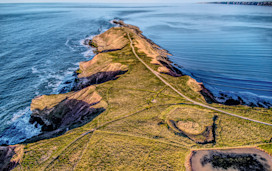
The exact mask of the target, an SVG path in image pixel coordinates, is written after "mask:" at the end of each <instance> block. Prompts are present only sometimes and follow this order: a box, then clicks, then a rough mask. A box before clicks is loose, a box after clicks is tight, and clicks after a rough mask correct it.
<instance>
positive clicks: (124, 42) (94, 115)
mask: <svg viewBox="0 0 272 171" xmlns="http://www.w3.org/2000/svg"><path fill="white" fill-rule="evenodd" d="M115 23H116V24H118V25H120V26H117V27H112V28H110V29H109V30H107V31H106V32H104V33H102V34H99V35H97V36H95V37H94V38H93V39H92V40H91V41H86V43H87V44H89V45H92V46H93V47H95V48H97V54H96V56H95V57H94V58H93V59H92V60H89V61H83V62H81V63H80V66H79V69H78V70H77V71H76V74H77V78H76V80H75V87H74V88H73V90H74V91H70V92H68V93H63V94H52V95H43V96H39V97H36V98H35V99H33V100H32V104H31V110H32V112H33V113H32V117H31V122H32V123H33V124H40V125H42V131H43V132H42V134H40V135H38V136H36V137H32V138H30V139H28V140H27V141H25V142H23V143H22V145H23V146H24V160H23V161H22V162H21V163H20V167H23V168H27V167H28V166H29V165H30V164H31V166H33V167H34V168H36V169H49V170H50V169H53V168H54V167H58V163H59V164H61V167H62V169H63V165H66V164H65V162H66V158H67V157H68V158H69V157H72V158H74V156H76V160H74V159H73V160H71V159H70V160H68V161H69V162H68V164H67V168H71V165H72V167H73V168H85V170H86V167H87V166H86V165H85V160H86V159H88V161H89V158H92V157H90V155H89V154H92V153H93V152H94V151H95V154H94V156H93V158H92V159H93V160H96V159H97V156H99V155H97V153H102V155H104V154H106V153H109V152H111V151H112V152H113V153H114V155H116V154H118V155H119V154H120V155H122V154H123V153H126V152H128V153H131V151H130V149H129V150H127V151H126V150H125V151H122V152H120V153H119V152H115V150H122V149H127V148H129V147H130V146H131V149H133V152H134V151H137V150H138V151H139V154H140V156H139V158H142V156H141V154H142V150H143V149H145V148H146V149H147V151H146V154H148V155H149V154H151V153H153V150H155V152H156V149H158V154H156V157H157V156H158V155H162V156H159V158H161V157H163V158H164V157H166V155H168V153H169V156H168V157H169V159H170V158H171V156H173V155H177V156H179V158H180V159H181V160H182V161H177V160H176V158H175V157H174V159H173V161H171V162H170V163H168V162H169V160H164V161H163V162H166V163H168V164H169V165H173V168H176V169H178V168H179V169H181V168H183V169H184V165H183V164H184V163H185V162H183V160H184V159H185V158H186V156H185V155H184V154H188V152H189V149H190V148H192V147H196V148H200V147H203V148H207V147H211V146H212V147H213V146H216V145H217V143H218V145H217V147H218V146H219V147H220V146H222V145H223V146H225V145H224V143H225V140H223V143H221V144H220V140H219V139H217V136H219V135H220V136H221V131H220V133H218V129H219V127H221V126H222V125H223V126H222V128H223V127H224V131H223V132H224V133H226V134H227V135H229V134H232V133H233V132H230V131H235V129H234V128H233V126H234V127H240V125H239V124H240V123H241V121H243V124H245V125H246V126H245V127H244V128H241V129H244V131H247V133H246V134H245V135H246V136H249V138H248V139H246V140H245V141H244V144H252V143H254V144H258V143H260V142H262V143H264V142H263V141H265V142H266V141H268V137H269V133H270V130H271V126H268V125H261V122H259V123H258V122H255V121H253V120H251V121H253V122H251V121H250V122H249V121H245V120H241V118H243V117H241V116H240V117H234V116H229V115H225V114H223V112H220V111H219V110H217V111H215V110H211V109H208V108H206V107H205V106H206V104H207V100H206V99H207V98H212V96H211V95H209V91H208V90H205V89H204V88H205V87H204V86H203V85H202V84H200V83H198V82H197V81H196V80H194V79H193V78H191V77H190V76H186V75H183V74H182V73H180V72H179V71H178V69H177V68H175V67H174V66H172V62H171V61H170V59H169V58H168V55H170V54H169V52H168V51H166V50H164V49H162V48H161V47H160V46H158V45H156V44H155V43H154V42H152V41H151V40H149V39H147V38H146V37H145V36H143V35H142V32H141V31H140V29H139V28H138V27H136V26H131V25H128V24H125V23H123V22H122V21H115ZM150 71H151V72H150ZM169 82H171V83H172V84H173V85H174V86H175V88H174V87H173V86H172V85H170V84H169ZM205 93H206V97H205V96H203V94H205ZM188 97H189V98H188ZM188 99H189V100H188ZM191 99H193V100H191ZM199 104H204V106H203V105H202V106H201V105H199ZM173 107H175V111H169V110H170V109H173ZM176 110H177V111H176ZM218 111H219V112H218ZM146 112H147V113H146ZM180 114H183V115H180ZM138 115H139V116H138ZM164 115H165V117H164ZM214 117H216V118H217V117H218V118H219V119H215V118H214ZM226 118H227V119H226ZM221 120H224V121H223V122H221ZM169 121H170V122H169ZM181 121H182V122H181ZM171 124H172V127H171ZM183 124H184V125H183ZM191 124H192V125H196V126H197V127H199V129H198V130H194V128H193V127H192V128H188V125H189V127H190V125H191ZM211 124H212V125H213V127H214V128H213V130H212V132H213V134H214V135H213V138H214V139H213V140H211V137H210V136H211V129H210V127H209V128H208V127H207V125H211ZM247 124H248V125H247ZM237 125H238V126H237ZM207 128H208V129H207ZM222 128H220V129H222ZM228 128H229V129H230V130H228V131H226V129H228ZM248 128H250V129H248ZM171 129H172V130H171ZM252 129H258V132H261V133H260V134H258V135H257V136H261V137H260V139H261V140H260V139H256V141H254V142H252V140H251V136H252ZM162 130H163V131H162ZM173 130H176V132H175V131H173ZM248 131H249V132H248ZM147 132H149V133H147ZM229 132H230V133H229ZM96 136H98V137H96ZM54 137H55V138H54ZM169 137H170V138H169ZM107 138H108V139H107ZM111 138H112V139H111ZM124 138H125V139H124ZM222 138H223V139H227V140H228V141H229V142H233V144H231V145H229V144H228V145H226V146H238V144H240V142H239V141H237V142H236V141H235V140H236V139H237V137H232V136H225V137H220V139H222ZM40 140H43V141H40ZM90 141H92V142H91V144H92V145H89V142H90ZM93 141H94V142H93ZM100 141H101V142H100ZM144 141H146V143H143V142H144ZM115 142H118V143H115ZM128 142H130V143H131V144H127V143H128ZM202 142H205V143H202ZM154 143H155V146H156V149H155V148H154V149H153V150H151V151H150V148H153V147H150V144H154ZM103 144H105V146H101V147H99V145H103ZM135 144H136V145H135ZM118 145H124V146H121V147H118ZM141 145H143V147H140V148H139V149H137V147H139V146H141ZM106 148H110V150H108V151H104V152H103V149H106ZM111 148H112V149H111ZM82 149H83V150H82ZM88 150H89V151H88ZM163 150H165V152H162V151H163ZM73 152H75V154H70V153H73ZM66 153H67V154H66ZM86 154H88V155H86ZM133 154H135V155H138V153H133ZM181 154H182V155H181ZM153 155H154V154H153ZM22 156H23V155H22ZM84 157H85V159H84ZM156 157H155V159H157V158H156ZM110 158H111V159H114V160H115V159H121V158H119V156H112V157H110ZM126 159H127V160H126V161H128V162H129V161H130V158H127V157H126ZM21 160H22V158H20V161H21ZM98 161H99V160H98ZM122 161H123V160H122ZM154 162H157V160H156V161H154ZM129 163H130V162H129ZM176 163H177V164H176ZM17 164H18V163H17ZM137 166H138V164H137ZM155 166H156V168H157V166H161V168H162V169H166V168H165V167H164V166H165V165H164V164H163V163H161V161H160V160H158V163H156V164H155ZM91 167H93V168H95V167H94V166H90V168H91ZM150 167H151V169H152V166H150ZM87 170H88V169H87Z"/></svg>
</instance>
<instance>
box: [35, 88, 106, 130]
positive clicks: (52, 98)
mask: <svg viewBox="0 0 272 171" xmlns="http://www.w3.org/2000/svg"><path fill="white" fill-rule="evenodd" d="M106 107H107V105H106V102H104V101H103V100H102V97H101V96H100V95H99V94H98V93H97V92H96V91H95V87H94V86H89V87H87V88H85V89H82V90H80V91H77V92H71V93H67V94H59V95H49V96H47V95H43V96H40V97H37V98H35V99H33V101H32V104H31V110H32V112H33V113H32V115H31V120H30V122H31V123H35V122H37V123H39V124H40V125H42V131H44V132H47V131H53V130H58V131H63V130H65V129H67V128H69V129H70V128H73V127H77V126H80V125H83V124H85V123H87V122H89V121H90V120H91V119H92V118H94V116H96V115H97V114H99V113H101V112H103V111H104V110H105V109H106Z"/></svg>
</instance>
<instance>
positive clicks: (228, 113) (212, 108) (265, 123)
mask: <svg viewBox="0 0 272 171" xmlns="http://www.w3.org/2000/svg"><path fill="white" fill-rule="evenodd" d="M127 36H128V38H129V41H130V47H131V49H132V52H133V54H134V55H135V57H136V58H137V59H138V60H139V61H140V62H141V63H142V64H144V66H145V67H146V68H147V69H148V70H150V71H151V72H152V73H153V74H154V75H155V76H156V77H157V78H159V79H160V80H161V81H162V82H163V83H164V84H165V85H167V86H168V87H170V88H171V89H172V90H174V91H175V92H176V93H178V94H179V95H180V96H181V97H183V98H184V99H186V100H188V101H190V102H192V103H193V104H195V105H198V106H202V107H205V108H208V109H211V110H214V111H217V112H221V113H224V114H227V115H231V116H234V117H237V118H241V119H245V120H248V121H252V122H256V123H260V124H264V125H268V126H272V124H270V123H267V122H262V121H258V120H255V119H250V118H247V117H244V116H239V115H236V114H234V113H230V112H226V111H223V110H220V109H217V108H214V107H211V106H208V105H205V104H203V103H199V102H196V101H194V100H192V99H190V98H189V97H187V96H185V95H184V94H182V93H181V92H180V91H178V90H177V89H176V88H174V87H173V86H172V85H171V84H170V83H168V82H167V81H165V80H164V79H163V78H162V77H161V76H160V73H158V72H156V71H154V70H153V69H152V68H151V67H150V66H148V65H147V64H146V63H145V62H144V61H143V60H142V59H141V58H140V57H139V56H138V55H137V53H136V51H135V48H134V46H133V41H132V39H131V37H130V35H129V33H127Z"/></svg>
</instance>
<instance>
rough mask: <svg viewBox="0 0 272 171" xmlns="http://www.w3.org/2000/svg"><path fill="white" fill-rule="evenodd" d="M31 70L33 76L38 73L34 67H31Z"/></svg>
mask: <svg viewBox="0 0 272 171" xmlns="http://www.w3.org/2000/svg"><path fill="white" fill-rule="evenodd" d="M31 70H32V73H33V74H36V73H39V71H38V69H37V68H35V67H32V68H31Z"/></svg>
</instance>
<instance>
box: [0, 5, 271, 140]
mask: <svg viewBox="0 0 272 171" xmlns="http://www.w3.org/2000/svg"><path fill="white" fill-rule="evenodd" d="M271 9H272V8H271V7H260V6H238V5H237V6H235V5H214V4H189V3H187V4H144V5H143V4H0V33H1V35H0V59H1V60H0V66H1V69H0V144H15V143H18V142H22V141H23V140H25V139H27V138H30V137H32V136H34V135H37V134H39V133H40V128H39V127H38V128H35V127H34V126H33V125H31V124H29V123H28V120H29V118H30V114H31V111H30V104H31V100H32V99H33V98H34V97H35V96H39V95H43V94H52V93H59V92H60V91H61V90H64V89H63V87H65V88H66V90H69V85H71V84H66V83H70V82H71V80H72V78H73V72H74V71H75V70H76V69H77V68H78V64H79V62H80V61H84V60H90V59H91V58H92V57H93V53H92V49H90V48H88V47H86V46H84V45H83V43H82V42H83V40H84V39H85V38H88V37H92V36H94V35H96V34H99V33H101V32H103V31H105V30H106V29H108V28H110V27H112V24H111V23H110V21H111V20H113V19H122V20H124V21H125V22H127V23H129V24H134V25H137V26H139V27H140V28H141V30H143V31H144V35H146V36H147V37H148V38H150V39H152V40H153V41H154V42H155V43H157V44H159V45H160V46H162V47H163V48H165V49H167V50H169V52H170V53H171V54H172V55H173V56H171V57H170V59H171V60H172V61H173V62H174V63H175V64H177V65H178V66H179V67H180V69H181V70H182V71H183V72H185V73H187V74H189V75H191V76H193V77H194V78H196V79H197V80H198V81H201V82H203V83H204V85H205V86H206V87H207V88H209V89H210V90H211V91H212V92H213V93H214V94H215V95H217V96H218V97H219V96H221V94H226V95H227V96H229V97H230V96H231V97H233V98H237V96H240V97H242V98H243V100H244V101H246V102H248V103H257V102H263V103H264V102H265V101H266V102H271V101H272V10H271ZM67 85H68V86H67Z"/></svg>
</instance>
